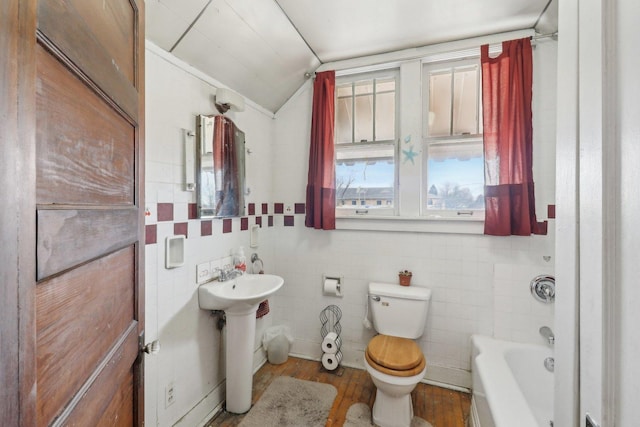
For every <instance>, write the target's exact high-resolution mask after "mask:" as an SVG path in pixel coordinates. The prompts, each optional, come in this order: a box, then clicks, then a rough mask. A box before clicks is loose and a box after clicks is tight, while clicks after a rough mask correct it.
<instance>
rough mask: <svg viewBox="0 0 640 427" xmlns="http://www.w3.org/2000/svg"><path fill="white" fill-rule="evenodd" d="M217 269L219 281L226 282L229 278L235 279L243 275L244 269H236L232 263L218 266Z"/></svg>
mask: <svg viewBox="0 0 640 427" xmlns="http://www.w3.org/2000/svg"><path fill="white" fill-rule="evenodd" d="M216 271H218V281H219V282H226V281H227V280H231V279H235V278H236V277H238V276H242V273H243V271H242V270H238V269H235V268H233V267H232V266H231V265H228V266H224V267H222V268H216Z"/></svg>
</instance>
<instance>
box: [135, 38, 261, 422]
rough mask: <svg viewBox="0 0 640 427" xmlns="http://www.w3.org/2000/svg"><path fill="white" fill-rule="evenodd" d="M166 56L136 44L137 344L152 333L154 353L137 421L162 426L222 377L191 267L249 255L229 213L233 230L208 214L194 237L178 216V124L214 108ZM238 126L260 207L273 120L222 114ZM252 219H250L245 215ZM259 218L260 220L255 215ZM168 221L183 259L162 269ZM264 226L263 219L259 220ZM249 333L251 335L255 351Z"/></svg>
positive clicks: (185, 418) (219, 353)
mask: <svg viewBox="0 0 640 427" xmlns="http://www.w3.org/2000/svg"><path fill="white" fill-rule="evenodd" d="M165 56H166V54H162V53H161V52H158V50H157V48H154V47H153V46H148V48H147V51H146V91H147V93H146V162H145V166H146V191H145V197H146V200H145V205H146V206H147V208H148V212H149V215H148V216H146V223H147V224H157V243H156V244H149V245H146V265H145V291H146V313H145V323H146V326H145V330H146V341H147V342H151V341H153V340H155V339H159V340H160V345H161V350H160V352H159V353H158V354H157V355H155V356H146V367H145V424H146V425H158V426H171V425H174V424H175V423H177V422H179V420H182V421H180V424H181V425H195V424H190V423H196V424H197V423H199V422H200V421H201V420H202V418H203V417H205V416H206V415H207V414H208V413H209V412H210V411H211V410H213V409H214V408H215V406H216V405H218V404H219V403H220V402H221V399H222V396H221V391H220V389H221V387H220V386H221V384H222V382H223V380H224V378H225V371H224V357H223V350H224V347H223V341H224V337H223V336H221V334H220V332H219V331H218V330H217V329H216V327H215V319H214V318H213V317H212V316H211V315H210V314H209V312H207V311H205V310H201V309H200V308H199V307H198V299H197V284H196V265H197V264H199V263H202V262H205V261H210V260H216V259H219V258H223V257H226V256H229V255H230V254H231V251H232V250H234V249H237V248H238V247H239V246H244V248H245V250H246V255H247V257H249V256H250V255H251V253H252V252H254V250H250V248H249V232H248V231H240V220H239V219H233V221H232V227H233V232H232V233H228V234H223V233H222V221H221V220H213V223H212V228H213V235H212V236H203V237H201V236H200V220H196V219H191V220H190V219H189V218H188V204H189V203H195V201H196V200H195V193H194V192H186V191H183V182H184V178H183V174H184V157H185V156H184V150H183V148H182V147H183V141H184V139H183V138H184V136H183V129H187V130H190V131H195V116H196V115H197V114H212V113H214V112H215V109H214V106H213V103H212V94H213V93H215V88H214V87H213V86H212V85H211V84H209V83H208V82H206V81H203V80H202V79H199V78H196V77H194V76H193V75H192V74H190V73H187V72H185V71H184V70H185V69H188V68H189V67H187V66H185V65H181V66H176V64H175V63H172V62H169V61H167V60H166V59H165ZM228 115H229V116H230V117H231V118H232V120H234V122H235V123H236V125H238V127H239V128H240V129H242V130H243V131H244V132H245V133H246V139H247V146H248V147H249V148H251V149H252V151H253V153H254V154H252V155H250V156H248V157H247V160H246V162H247V183H248V185H249V186H250V187H251V190H252V191H251V195H250V196H248V200H247V202H248V203H249V202H254V203H256V204H258V206H260V204H261V203H263V202H268V201H269V198H270V193H271V170H270V168H269V167H268V165H269V163H270V157H269V156H270V150H269V145H270V140H271V138H272V127H273V125H272V121H273V118H272V117H270V116H268V115H265V114H264V113H263V112H261V111H259V109H255V108H252V107H251V106H250V105H249V106H248V107H247V109H246V111H244V112H243V113H238V114H235V115H234V114H233V113H230V114H228ZM157 203H173V208H174V209H173V215H174V217H173V221H166V222H163V221H160V222H159V221H158V217H157V212H156V206H157ZM249 219H250V221H252V222H250V224H253V218H249ZM264 219H265V220H266V218H264ZM176 222H187V224H188V238H187V240H186V263H185V265H184V266H183V267H179V268H174V269H166V268H165V267H164V249H165V246H164V241H165V238H166V237H167V236H170V235H173V231H174V230H173V226H174V223H176ZM265 224H266V221H265ZM271 233H272V230H271V229H269V228H267V227H263V228H262V229H261V230H260V241H261V245H260V247H259V248H257V251H258V252H259V253H260V257H261V258H262V259H263V260H264V263H265V267H266V269H267V271H270V270H271V268H273V265H274V260H273V256H272V250H271V249H270V244H269V242H270V240H271ZM269 325H271V314H268V315H267V316H265V317H264V318H261V319H259V320H258V324H257V338H260V337H261V336H262V331H263V330H264V329H265V328H266V327H267V326H269ZM258 346H259V340H257V342H256V348H258ZM169 383H173V384H174V387H175V402H174V403H173V404H172V405H170V406H169V407H165V388H166V386H167V385H168V384H169Z"/></svg>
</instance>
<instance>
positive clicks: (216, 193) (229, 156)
mask: <svg viewBox="0 0 640 427" xmlns="http://www.w3.org/2000/svg"><path fill="white" fill-rule="evenodd" d="M196 140H197V147H196V153H197V156H196V159H197V163H196V167H197V173H196V175H197V176H196V178H197V181H196V189H197V199H198V201H197V209H198V217H199V218H231V217H238V216H243V215H244V214H245V210H244V205H245V203H244V195H245V135H244V132H242V131H241V130H240V129H238V127H237V126H236V125H235V124H234V123H233V121H231V119H229V118H228V117H225V116H222V115H215V116H205V115H198V116H197V117H196Z"/></svg>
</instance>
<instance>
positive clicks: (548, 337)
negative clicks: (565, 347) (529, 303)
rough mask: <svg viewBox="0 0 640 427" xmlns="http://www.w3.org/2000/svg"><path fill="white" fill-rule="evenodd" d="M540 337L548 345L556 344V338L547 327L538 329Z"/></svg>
mask: <svg viewBox="0 0 640 427" xmlns="http://www.w3.org/2000/svg"><path fill="white" fill-rule="evenodd" d="M540 335H542V336H543V337H544V338H545V339H546V340H547V341H548V342H549V344H550V345H553V344H554V343H555V342H556V336H555V335H553V331H552V330H551V328H550V327H548V326H543V327H541V328H540Z"/></svg>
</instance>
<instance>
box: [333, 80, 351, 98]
mask: <svg viewBox="0 0 640 427" xmlns="http://www.w3.org/2000/svg"><path fill="white" fill-rule="evenodd" d="M336 92H337V93H336V96H351V95H353V90H352V85H351V83H349V84H346V85H342V86H338V88H337V91H336Z"/></svg>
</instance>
